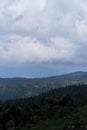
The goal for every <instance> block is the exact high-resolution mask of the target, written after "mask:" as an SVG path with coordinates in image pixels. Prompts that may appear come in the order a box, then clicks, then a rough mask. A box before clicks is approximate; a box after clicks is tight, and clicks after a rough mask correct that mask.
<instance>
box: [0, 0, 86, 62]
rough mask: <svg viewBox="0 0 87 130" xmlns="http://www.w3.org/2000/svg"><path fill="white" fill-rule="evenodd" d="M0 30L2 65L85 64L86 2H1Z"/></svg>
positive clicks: (0, 59) (7, 0) (84, 0)
mask: <svg viewBox="0 0 87 130" xmlns="http://www.w3.org/2000/svg"><path fill="white" fill-rule="evenodd" d="M0 30H1V31H0V38H1V41H0V61H1V62H20V63H26V62H29V63H31V62H36V63H40V62H61V63H64V62H65V63H75V64H80V63H81V64H82V63H86V57H87V54H86V53H85V51H86V49H85V48H87V1H86V0H66V1H64V0H61V1H60V0H55V1H54V0H32V1H31V0H25V1H24V0H14V1H13V0H3V1H2V0H0ZM2 34H3V35H2ZM2 37H3V38H2ZM6 41H7V43H6Z"/></svg>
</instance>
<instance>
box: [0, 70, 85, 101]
mask: <svg viewBox="0 0 87 130" xmlns="http://www.w3.org/2000/svg"><path fill="white" fill-rule="evenodd" d="M83 83H84V84H87V72H75V73H70V74H66V75H62V76H54V77H48V78H37V79H28V78H0V100H8V99H16V98H24V97H30V96H34V95H38V94H39V93H42V92H46V91H48V90H50V89H54V88H59V87H65V86H68V85H72V84H83Z"/></svg>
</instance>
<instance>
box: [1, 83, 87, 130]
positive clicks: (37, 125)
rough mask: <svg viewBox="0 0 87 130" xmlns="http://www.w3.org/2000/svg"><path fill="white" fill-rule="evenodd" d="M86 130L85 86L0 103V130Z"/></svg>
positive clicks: (86, 100) (86, 91) (54, 90)
mask: <svg viewBox="0 0 87 130" xmlns="http://www.w3.org/2000/svg"><path fill="white" fill-rule="evenodd" d="M44 129H45V130H68V129H69V130H71V129H74V130H85V129H87V85H84V84H83V85H82V84H79V85H70V86H66V87H64V88H57V89H51V90H49V91H48V92H46V93H42V94H40V95H38V96H33V97H30V98H22V99H15V100H8V101H1V102H0V130H44Z"/></svg>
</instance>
